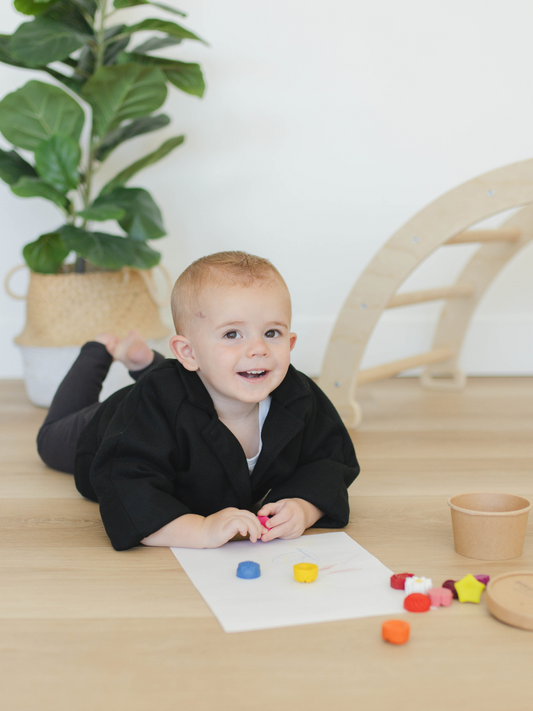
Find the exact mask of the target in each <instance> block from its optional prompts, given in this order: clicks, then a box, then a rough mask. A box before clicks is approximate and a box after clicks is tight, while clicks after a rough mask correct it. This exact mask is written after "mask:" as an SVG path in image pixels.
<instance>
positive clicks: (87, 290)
mask: <svg viewBox="0 0 533 711" xmlns="http://www.w3.org/2000/svg"><path fill="white" fill-rule="evenodd" d="M21 268H25V267H15V269H12V270H11V271H10V272H9V274H8V275H7V277H6V281H5V286H6V291H7V292H8V294H9V295H10V296H12V297H13V298H15V299H25V300H26V302H27V305H26V306H27V307H26V324H25V326H24V329H23V331H22V333H20V334H19V335H18V336H17V337H16V338H15V343H16V344H17V345H18V346H19V348H20V352H21V356H22V362H23V368H24V382H25V386H26V393H27V395H28V398H29V400H30V401H31V402H32V403H33V404H34V405H37V406H39V407H49V405H50V403H51V401H52V398H53V396H54V393H55V391H56V389H57V387H58V385H59V383H60V382H61V381H62V380H63V378H64V377H65V375H66V373H67V371H68V370H69V368H70V366H71V365H72V363H73V362H74V360H75V359H76V357H77V355H78V353H79V349H80V346H82V345H83V344H84V343H86V342H87V341H90V340H92V339H93V338H94V337H95V336H96V335H97V334H98V333H102V332H106V331H107V332H110V333H114V334H116V335H117V336H119V338H123V337H124V336H125V335H126V334H127V333H128V331H129V330H130V329H135V330H136V331H139V333H141V334H142V335H143V336H144V338H146V340H147V341H148V343H149V345H150V347H151V348H157V350H159V351H162V350H163V351H164V348H165V345H164V341H165V340H166V338H165V337H166V336H168V334H169V332H170V331H169V329H168V328H167V327H166V326H165V325H164V324H163V323H162V321H161V318H160V315H159V308H160V307H161V306H168V303H169V294H170V286H171V284H170V277H169V275H168V273H167V272H166V270H165V269H163V268H162V267H161V266H160V265H159V268H160V269H161V271H162V272H163V274H164V276H165V279H166V281H167V287H168V291H169V293H168V294H167V295H166V297H164V298H162V299H159V298H158V297H157V295H156V293H155V288H154V281H153V276H152V273H151V272H149V271H139V270H136V269H123V270H121V271H114V272H113V271H107V272H106V271H98V270H95V269H94V268H92V271H89V272H86V273H84V274H74V273H73V272H72V271H71V272H66V273H62V274H37V273H35V272H30V282H29V287H28V292H27V294H26V295H25V296H22V295H18V294H15V293H13V291H11V289H10V287H9V281H10V279H11V276H12V275H13V274H14V273H15V272H16V271H17V270H18V269H21ZM115 365H117V364H113V365H112V366H111V370H110V373H109V375H108V377H107V378H106V381H105V383H104V388H103V390H102V393H101V399H105V397H107V396H109V395H111V393H113V392H115V390H118V389H119V388H121V387H124V386H125V385H127V384H128V383H129V382H130V380H129V378H128V376H127V373H126V371H125V369H124V368H122V370H120V369H118V370H117V369H115Z"/></svg>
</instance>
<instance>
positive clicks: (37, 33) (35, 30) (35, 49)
mask: <svg viewBox="0 0 533 711" xmlns="http://www.w3.org/2000/svg"><path fill="white" fill-rule="evenodd" d="M92 37H93V36H92V35H90V34H85V33H82V32H80V31H77V30H74V29H73V28H72V27H71V26H69V25H67V24H63V23H61V22H56V21H54V20H50V19H49V18H48V17H44V16H42V17H38V18H37V19H35V20H33V21H32V22H25V23H23V24H22V25H20V27H19V28H18V29H17V30H16V31H15V33H14V34H13V36H12V37H11V41H10V43H9V49H10V52H11V53H12V54H13V55H14V56H15V58H16V59H20V60H22V61H23V62H25V63H26V64H27V65H28V66H30V67H39V66H42V65H43V64H48V63H49V62H55V61H57V60H61V59H64V58H65V57H68V56H69V54H72V52H75V51H76V50H77V49H80V47H83V45H84V44H86V43H87V42H88V41H89V40H90V39H92Z"/></svg>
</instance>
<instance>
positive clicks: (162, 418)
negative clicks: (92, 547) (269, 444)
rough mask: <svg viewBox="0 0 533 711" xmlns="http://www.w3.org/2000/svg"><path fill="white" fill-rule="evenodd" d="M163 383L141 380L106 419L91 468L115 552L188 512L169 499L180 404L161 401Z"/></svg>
mask: <svg viewBox="0 0 533 711" xmlns="http://www.w3.org/2000/svg"><path fill="white" fill-rule="evenodd" d="M161 387H163V388H164V387H165V383H164V379H163V383H159V386H157V385H156V381H155V379H154V378H143V379H141V380H140V381H139V382H138V383H137V384H136V386H135V387H134V388H132V389H131V390H130V392H129V393H128V394H127V396H126V397H125V398H124V400H123V401H122V403H121V406H120V407H119V408H118V410H117V412H116V413H115V415H114V416H113V418H112V419H111V421H110V423H109V425H108V427H107V429H106V433H105V437H104V439H103V440H102V442H101V444H100V447H99V449H98V451H97V453H96V456H95V458H94V461H93V464H92V467H91V472H90V475H91V482H92V485H93V487H94V490H95V492H96V495H97V497H98V501H99V503H100V514H101V517H102V521H103V523H104V527H105V529H106V532H107V534H108V536H109V538H110V540H111V543H112V545H113V547H114V548H115V549H116V550H125V549H127V548H131V547H132V546H135V545H137V544H138V543H140V541H141V540H142V539H143V538H145V537H146V536H148V535H150V534H151V533H153V532H154V531H157V530H159V529H160V528H162V527H163V526H165V525H166V524H167V523H170V521H173V520H174V519H176V518H178V517H179V516H181V515H183V514H186V513H190V510H189V508H187V507H186V506H185V505H184V504H183V503H181V502H180V501H179V500H178V499H176V498H175V496H174V481H175V477H176V471H177V470H178V465H177V458H178V456H179V452H178V445H177V441H176V436H175V418H176V415H177V412H178V410H179V404H180V403H179V402H174V401H172V402H171V403H169V402H168V400H165V399H164V398H161V393H160V392H159V391H160V390H161Z"/></svg>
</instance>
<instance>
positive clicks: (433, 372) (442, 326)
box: [319, 159, 533, 428]
mask: <svg viewBox="0 0 533 711" xmlns="http://www.w3.org/2000/svg"><path fill="white" fill-rule="evenodd" d="M524 206H529V207H524ZM519 207H522V208H523V209H522V210H519V212H517V213H516V214H515V215H513V217H511V218H510V219H509V220H508V221H507V222H506V223H505V225H504V226H503V227H502V228H500V229H496V230H478V231H476V230H469V228H471V227H472V226H473V225H475V224H477V223H478V222H481V221H482V220H485V219H487V218H488V217H491V216H493V215H497V214H498V213H501V212H504V211H506V210H510V209H512V208H519ZM467 230H468V231H467ZM532 239H533V159H529V160H526V161H522V162H520V163H513V164H511V165H507V166H504V167H502V168H498V169H497V170H493V171H490V172H489V173H485V174H484V175H481V176H479V177H477V178H474V179H473V180H470V181H468V182H467V183H463V184H462V185H460V186H458V187H456V188H454V189H453V190H451V191H450V192H448V193H446V194H445V195H443V196H442V197H440V198H438V199H437V200H435V201H434V202H432V203H430V204H429V205H428V206H427V207H425V208H424V209H423V210H422V211H421V212H419V213H418V214H417V215H415V216H414V217H413V218H412V219H410V220H409V221H408V222H407V223H406V224H405V225H404V226H403V227H401V228H400V229H399V230H398V231H397V232H396V233H395V234H394V235H393V236H392V237H391V238H390V239H389V241H388V242H387V243H386V244H385V245H384V246H383V247H382V248H381V249H380V250H379V252H378V253H377V254H376V255H375V257H374V258H373V259H372V261H371V262H370V264H369V265H368V266H367V268H366V269H365V270H364V272H363V273H362V274H361V276H360V277H359V279H358V280H357V282H356V283H355V285H354V287H353V289H352V291H351V292H350V294H349V295H348V298H347V299H346V301H345V303H344V305H343V307H342V309H341V312H340V314H339V317H338V319H337V321H336V323H335V327H334V329H333V332H332V334H331V337H330V340H329V343H328V347H327V350H326V355H325V358H324V363H323V367H322V373H321V376H320V379H319V385H320V387H321V388H322V390H324V392H325V393H326V395H327V396H328V397H329V398H330V400H331V401H332V402H333V404H334V405H335V407H336V408H337V410H338V411H339V413H340V415H341V417H342V418H343V420H344V422H345V423H346V425H347V427H349V428H355V427H357V426H358V425H359V423H360V421H361V408H360V406H359V404H358V403H357V401H356V399H355V391H356V387H357V385H358V384H361V383H363V382H371V381H373V380H379V379H382V378H385V377H389V376H391V375H394V374H397V373H399V372H401V371H402V370H407V369H408V368H413V367H417V366H420V365H426V366H428V367H427V368H426V370H425V371H424V372H423V374H422V378H421V382H422V385H423V386H424V387H428V388H439V389H440V388H447V389H454V390H459V389H461V388H462V387H464V385H465V382H466V378H465V376H464V374H463V373H462V372H461V370H460V369H459V366H458V359H459V355H460V352H461V347H462V344H463V341H464V338H465V335H466V332H467V330H468V326H469V324H470V321H471V319H472V316H473V314H474V311H475V309H476V307H477V305H478V303H479V301H480V300H481V298H482V296H483V295H484V293H485V291H486V290H487V288H488V287H489V285H490V284H491V282H492V281H493V280H494V278H495V277H496V275H497V274H498V273H499V272H500V271H501V269H502V268H503V267H504V266H505V265H506V264H507V262H508V261H509V260H510V259H511V258H512V257H513V256H514V255H515V254H516V253H517V252H518V251H519V250H520V249H522V247H524V246H525V245H526V244H527V243H528V242H530V241H531V240H532ZM466 242H479V243H482V244H481V247H480V249H479V250H477V251H476V253H475V254H474V256H473V257H472V258H471V260H470V261H469V262H468V264H467V265H466V267H465V268H464V270H463V272H462V273H461V275H460V276H459V279H458V281H457V282H456V284H455V285H454V286H451V287H441V288H436V289H429V290H425V291H423V292H413V293H411V294H396V292H397V290H398V288H399V287H400V286H401V285H402V284H403V282H404V281H405V280H406V279H407V277H408V276H409V275H410V274H411V273H412V272H413V271H414V269H415V268H416V267H417V266H418V265H419V264H420V263H421V262H423V261H424V260H425V259H426V258H427V257H428V256H429V255H430V254H432V253H433V252H434V251H435V250H436V249H438V248H439V247H441V246H443V245H446V244H458V243H466ZM443 298H444V299H446V304H445V307H444V309H443V311H442V314H441V316H440V320H439V323H438V326H437V329H436V333H435V337H434V342H433V347H432V350H431V351H430V352H429V353H423V354H421V355H418V356H413V357H412V358H405V359H403V360H401V361H396V362H394V363H389V364H385V365H383V366H378V367H376V368H370V369H368V370H362V371H361V370H360V364H361V360H362V358H363V354H364V351H365V349H366V346H367V344H368V341H369V339H370V336H371V335H372V332H373V330H374V328H375V326H376V324H377V322H378V320H379V318H380V316H381V314H382V313H383V311H384V310H385V309H387V308H394V307H397V306H404V305H407V304H414V303H422V302H425V301H431V300H435V299H443ZM436 376H439V377H436ZM442 376H447V377H446V378H443V377H442Z"/></svg>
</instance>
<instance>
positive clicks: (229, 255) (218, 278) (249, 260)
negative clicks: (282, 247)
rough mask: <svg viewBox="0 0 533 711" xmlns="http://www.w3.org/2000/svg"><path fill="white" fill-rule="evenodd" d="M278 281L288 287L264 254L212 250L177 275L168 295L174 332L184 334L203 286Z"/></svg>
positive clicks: (287, 290) (244, 284)
mask: <svg viewBox="0 0 533 711" xmlns="http://www.w3.org/2000/svg"><path fill="white" fill-rule="evenodd" d="M258 282H259V283H265V284H268V283H271V282H278V283H279V284H280V285H282V286H283V288H284V289H285V290H286V292H287V298H288V299H289V305H290V294H289V289H288V288H287V284H286V283H285V280H284V279H283V277H282V276H281V274H280V273H279V272H278V270H277V269H276V267H275V266H274V265H273V264H272V262H269V261H268V259H264V257H256V256H255V255H254V254H248V253H247V252H216V253H215V254H210V255H208V256H207V257H201V258H200V259H197V260H196V261H195V262H193V263H192V264H190V265H189V266H188V267H187V269H185V271H184V272H182V273H181V274H180V276H179V277H178V279H177V281H176V283H175V284H174V288H173V290H172V295H171V298H170V304H171V308H172V318H173V320H174V326H175V328H176V333H177V334H179V335H185V332H186V331H187V330H188V328H189V326H190V324H191V321H192V319H193V316H194V314H195V313H196V312H197V310H198V304H199V301H200V295H201V293H202V291H204V290H205V289H206V288H207V287H213V286H214V287H220V286H242V287H247V286H252V284H256V283H258Z"/></svg>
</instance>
